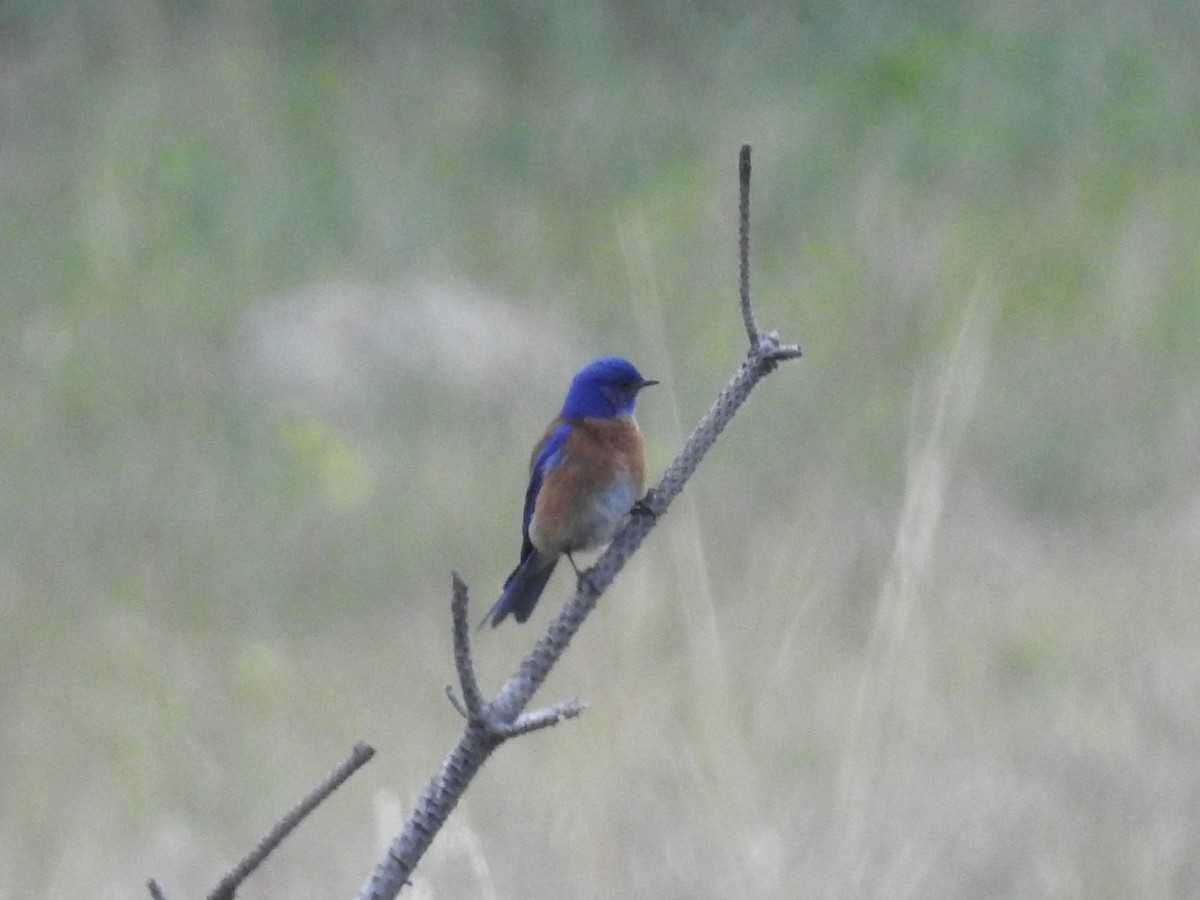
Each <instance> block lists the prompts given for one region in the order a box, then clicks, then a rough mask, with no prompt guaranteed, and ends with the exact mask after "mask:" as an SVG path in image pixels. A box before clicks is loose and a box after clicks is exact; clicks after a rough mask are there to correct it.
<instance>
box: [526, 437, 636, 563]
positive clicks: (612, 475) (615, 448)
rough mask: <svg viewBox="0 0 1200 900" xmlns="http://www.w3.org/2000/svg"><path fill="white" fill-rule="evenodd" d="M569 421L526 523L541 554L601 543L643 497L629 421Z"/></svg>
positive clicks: (634, 442) (606, 539)
mask: <svg viewBox="0 0 1200 900" xmlns="http://www.w3.org/2000/svg"><path fill="white" fill-rule="evenodd" d="M568 422H569V424H570V425H571V434H570V435H569V436H568V438H567V440H566V442H565V443H564V445H563V448H562V458H561V460H560V461H559V463H558V465H556V466H554V467H553V468H552V469H551V470H550V471H548V472H547V473H546V476H545V479H544V480H543V482H542V487H541V490H540V491H539V492H538V497H537V501H536V503H535V506H534V513H533V519H532V521H531V522H530V529H529V536H530V539H531V540H532V541H533V543H534V545H535V546H537V547H538V549H539V550H541V551H543V552H556V553H562V552H565V551H571V550H581V549H585V548H588V547H595V546H599V545H600V544H603V543H606V542H607V541H608V540H609V538H611V537H612V535H613V532H615V531H616V529H617V527H619V525H620V524H621V522H622V521H623V520H624V518H625V516H626V515H628V513H629V510H630V508H631V507H632V506H633V504H634V503H635V502H636V501H637V500H638V499H640V498H641V496H642V494H643V493H645V482H646V461H645V451H644V445H643V442H642V433H641V431H640V430H639V429H638V426H637V422H635V421H634V420H633V418H632V417H630V416H619V417H617V418H613V419H595V418H582V419H570V420H568ZM556 424H557V423H556ZM552 427H553V426H552Z"/></svg>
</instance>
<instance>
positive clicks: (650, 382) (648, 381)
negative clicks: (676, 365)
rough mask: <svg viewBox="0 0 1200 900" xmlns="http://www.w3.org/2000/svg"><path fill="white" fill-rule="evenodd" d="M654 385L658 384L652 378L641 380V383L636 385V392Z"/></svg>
mask: <svg viewBox="0 0 1200 900" xmlns="http://www.w3.org/2000/svg"><path fill="white" fill-rule="evenodd" d="M655 384H658V382H657V381H655V380H654V379H653V378H643V379H642V383H641V384H639V385H638V390H639V391H640V390H641V389H642V388H648V387H650V386H652V385H655Z"/></svg>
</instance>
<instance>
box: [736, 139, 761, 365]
mask: <svg viewBox="0 0 1200 900" xmlns="http://www.w3.org/2000/svg"><path fill="white" fill-rule="evenodd" d="M738 299H739V300H740V301H741V304H742V322H743V324H744V325H745V326H746V337H748V338H750V350H751V352H753V351H754V348H755V347H757V346H758V328H757V326H756V325H755V324H754V314H753V312H752V311H751V309H750V145H749V144H742V152H741V153H739V154H738Z"/></svg>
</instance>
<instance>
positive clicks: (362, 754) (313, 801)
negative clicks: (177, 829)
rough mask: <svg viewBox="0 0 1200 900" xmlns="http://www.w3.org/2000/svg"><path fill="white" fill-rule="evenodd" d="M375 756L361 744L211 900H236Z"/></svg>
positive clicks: (229, 876)
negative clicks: (251, 878)
mask: <svg viewBox="0 0 1200 900" xmlns="http://www.w3.org/2000/svg"><path fill="white" fill-rule="evenodd" d="M374 755H375V750H374V749H373V748H371V747H369V746H368V745H367V744H364V743H362V742H359V743H357V744H355V745H354V749H353V750H351V751H350V755H349V756H348V757H346V759H345V760H343V761H342V762H341V763H340V764H339V765H338V766H337V767H336V768H335V769H334V770H333V771H332V772H330V773H329V774H328V775H327V776H326V777H325V779H324V780H323V781H322V782H321V783H320V784H318V785H317V786H316V787H315V788H313V789H312V790H311V791H310V792H309V793H308V795H307V796H306V797H305V798H304V799H303V800H301V801H300V802H299V803H298V804H296V806H295V807H293V808H292V809H291V810H290V811H289V812H288V813H287V814H286V815H285V816H284V817H283V818H282V819H280V820H279V821H278V822H277V823H276V824H275V826H274V827H273V828H272V829H271V830H270V831H269V832H268V833H267V836H266V837H264V838H263V839H262V840H261V841H259V843H258V846H257V847H255V848H254V849H253V850H251V851H250V852H249V853H248V854H246V856H245V857H244V858H243V859H242V861H241V862H239V863H238V864H237V865H236V866H234V867H233V868H232V869H230V870H229V871H228V872H227V873H225V875H224V876H223V877H222V878H221V880H220V882H219V883H218V884H217V886H216V887H215V888H214V889H213V891H212V893H210V894H209V895H208V900H233V896H234V894H235V893H236V892H237V889H238V887H239V886H240V885H241V883H242V882H243V881H245V880H246V878H247V877H248V876H249V875H250V873H251V872H253V871H254V870H255V869H257V868H258V866H259V865H260V864H261V863H262V861H263V860H265V859H266V858H267V857H268V856H270V855H271V852H272V851H273V850H274V849H275V848H276V847H278V846H279V844H280V843H281V842H282V841H283V839H284V838H286V837H287V836H288V835H289V834H291V832H292V830H293V829H295V827H296V826H297V825H299V824H300V823H301V822H302V821H304V819H305V818H306V817H307V816H308V814H309V813H311V812H312V811H313V810H314V809H316V808H317V807H318V806H319V805H320V804H321V803H322V802H323V801H324V800H325V799H326V798H327V797H328V796H329V795H330V794H332V793H333V792H334V791H336V790H337V789H338V788H339V787H341V786H342V784H343V783H345V781H346V779H348V778H349V777H350V776H351V775H353V774H354V773H355V772H357V771H358V770H359V769H361V768H362V767H363V766H364V765H365V764H366V763H367V761H368V760H369V759H370V758H371V757H372V756H374ZM151 884H152V885H153V884H154V882H153V881H152V882H151ZM155 887H157V885H155ZM153 893H154V889H153V888H151V894H153ZM156 900H157V898H156Z"/></svg>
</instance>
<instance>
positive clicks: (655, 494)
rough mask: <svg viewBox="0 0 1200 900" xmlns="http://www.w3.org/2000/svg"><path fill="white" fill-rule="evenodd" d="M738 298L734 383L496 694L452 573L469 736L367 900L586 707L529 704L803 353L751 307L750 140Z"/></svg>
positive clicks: (401, 875) (395, 845) (742, 167)
mask: <svg viewBox="0 0 1200 900" xmlns="http://www.w3.org/2000/svg"><path fill="white" fill-rule="evenodd" d="M738 185H739V205H738V251H739V252H738V256H739V263H740V265H739V273H738V275H739V278H738V299H739V302H740V306H741V311H742V319H743V324H744V326H745V329H746V337H747V339H748V340H749V344H750V349H749V352H748V353H747V355H746V358H745V359H744V360H743V361H742V363H741V365H740V366H739V367H738V369H737V371H736V372H735V373H734V375H733V377H732V378H731V379H730V380H729V383H728V384H726V385H725V387H724V388H723V389H722V390H721V392H720V394H718V396H717V399H716V400H715V401H714V403H713V405H712V408H711V409H709V411H708V412H707V413H706V414H705V416H704V418H703V419H701V420H700V423H699V424H698V425H697V426H696V428H695V430H694V431H693V432H692V434H691V436H690V437H689V438H688V440H687V442H686V443H685V445H684V447H683V449H682V450H681V451H680V453H679V455H678V456H677V457H676V458H675V461H674V462H672V463H671V465H670V466H668V467H667V471H666V472H665V473H664V474H663V476H662V478H661V479H660V480H659V482H658V484H657V485H655V486H654V487H653V488H652V489H651V490H650V492H649V493H648V494H647V497H646V499H645V500H644V501H643V502H642V503H641V504H639V506H638V508H637V509H636V510H635V514H634V515H632V516H631V517H630V518H629V520H628V522H626V524H625V525H624V527H622V528H621V530H620V531H619V532H617V534H616V536H615V537H614V538H613V540H612V543H611V544H609V546H608V549H607V550H605V552H604V554H603V555H602V556H601V557H600V559H599V560H598V561H597V562H596V564H595V565H594V566H593V567H592V568H590V569H588V570H587V571H586V572H585V573H584V574H583V577H582V578H581V579H580V580H579V584H578V587H577V589H576V591H575V595H574V596H573V597H572V598H571V599H570V600H569V601H568V602H567V604H566V605H565V606H564V607H563V609H562V610H561V611H560V612H559V613H558V615H557V616H555V618H554V620H553V621H552V622H551V623H550V625H549V626H548V627H547V629H546V633H545V634H543V635H542V636H541V638H539V639H538V641H537V643H536V644H535V645H534V647H533V649H532V650H531V651H530V653H529V655H528V656H527V657H526V658H525V660H524V661H523V662H522V663H521V665H520V667H519V668H518V669H517V671H516V672H514V673H513V674H512V676H511V677H510V678H509V679H508V681H507V682H506V683H505V685H504V686H503V687H502V688H501V689H500V692H499V693H498V694H497V695H496V696H495V697H494V698H493V699H492V700H490V701H485V700H484V699H483V697H482V695H481V694H480V691H479V685H478V682H477V681H476V678H475V670H474V664H473V662H472V659H471V647H470V627H469V624H468V622H469V619H468V616H467V586H466V584H465V583H463V581H462V580H461V579H460V578H459V577H458V575H454V576H453V585H452V598H453V599H452V602H451V613H452V618H453V627H454V660H455V667H456V669H457V671H458V679H459V686H460V689H461V691H462V700H461V701H460V700H459V698H458V697H457V696H456V695H455V694H454V692H453V690H451V689H448V691H447V692H448V694H449V696H450V700H451V702H452V703H453V705H454V707H455V709H457V710H458V712H459V713H460V714H461V715H462V716H463V718H464V720H465V727H464V730H463V734H462V737H460V738H459V740H458V743H457V744H456V745H455V747H454V748H453V749H452V750H451V751H450V753H449V755H448V756H447V757H446V758H445V759H444V760H443V761H442V764H441V767H440V768H439V769H438V772H437V774H435V775H434V777H433V780H432V781H431V782H430V784H429V786H428V787H427V788H426V790H425V793H424V794H423V795H422V797H421V799H420V800H419V801H418V803H417V807H416V810H415V811H414V812H413V815H412V818H411V819H409V821H408V822H407V823H406V824H405V826H404V829H403V830H402V831H401V832H400V834H398V835H396V837H395V838H394V839H393V840H392V842H391V844H390V845H389V846H388V848H387V851H386V852H385V853H384V855H383V857H382V859H380V860H379V862H378V863H377V865H376V867H375V870H374V871H373V872H372V873H371V875H370V877H369V878H368V879H367V881H366V883H365V884H364V885H363V886H362V889H361V890H360V892H359V894H358V897H359V900H390V898H393V897H395V896H396V895H397V894H398V893H399V892H400V890H401V889H402V888H403V887H404V885H405V884H407V883H408V881H409V878H410V877H411V875H412V873H413V870H414V869H415V868H416V866H417V864H418V863H419V862H420V860H421V858H422V856H424V854H425V851H426V850H427V849H428V848H429V845H430V843H432V841H433V838H434V836H435V835H436V834H437V832H438V831H439V830H440V829H441V827H442V825H443V824H444V823H445V822H446V820H447V819H448V818H449V816H450V813H451V812H452V811H453V809H454V807H455V806H456V805H457V803H458V801H459V799H460V798H461V797H462V795H463V794H464V793H465V792H466V789H467V787H468V785H469V784H470V783H471V779H472V778H474V777H475V773H476V772H478V771H479V769H480V767H481V766H482V765H483V763H484V762H485V761H486V759H487V758H488V756H490V755H491V753H492V751H494V750H495V749H496V748H497V747H498V746H500V744H502V743H504V741H506V740H508V739H509V738H513V737H518V736H520V735H523V734H527V733H529V732H531V731H537V730H539V729H542V728H547V727H549V726H551V725H554V724H557V723H558V722H560V721H562V720H563V719H568V718H573V717H575V716H577V715H579V714H580V713H581V712H582V711H583V705H582V704H581V703H580V702H579V701H577V700H567V701H565V702H562V703H558V704H555V705H553V706H549V707H545V708H542V709H538V710H535V711H533V712H526V711H525V708H526V706H528V704H529V702H530V701H531V700H532V699H533V695H534V694H535V693H536V692H537V690H538V688H539V687H541V685H542V682H543V681H545V679H546V676H547V675H548V674H549V673H550V670H551V669H552V668H553V667H554V665H555V663H557V662H558V659H559V658H560V657H561V656H562V654H563V652H564V651H565V650H566V649H567V645H568V644H570V642H571V639H572V638H573V637H574V636H575V633H576V632H577V631H578V630H579V628H580V626H581V625H582V624H583V621H584V619H586V618H587V616H588V614H589V613H590V612H591V611H592V609H593V608H594V607H595V605H596V601H597V600H598V599H599V597H600V595H601V594H603V593H604V590H605V589H606V588H607V587H608V586H609V585H610V584H611V583H612V581H613V579H614V578H615V577H616V575H617V573H618V572H620V571H621V569H622V568H623V567H624V565H625V563H626V562H627V561H628V560H629V558H630V557H631V556H632V555H633V554H634V553H635V552H636V551H637V549H638V547H639V546H641V543H642V541H643V540H644V539H645V537H646V535H647V534H649V533H650V531H651V529H653V528H654V526H655V525H656V524H657V523H658V521H659V519H660V518H661V517H662V516H663V515H664V514H665V513H666V511H667V508H668V507H669V506H670V505H671V501H672V500H674V499H675V497H676V496H678V495H679V492H680V491H682V490H683V486H684V485H685V484H686V483H687V480H688V479H689V478H690V477H691V475H692V473H693V472H694V471H695V470H696V467H697V466H698V465H699V464H700V461H701V460H702V459H703V458H704V455H705V454H706V453H707V452H708V450H709V448H711V447H712V445H713V444H714V443H716V440H717V438H718V437H719V436H720V434H721V432H722V431H723V430H724V428H725V426H726V425H728V424H729V422H730V420H732V419H733V417H734V415H735V414H736V413H737V411H738V409H739V408H740V407H741V405H742V404H743V403H744V402H745V401H746V398H747V397H749V396H750V392H751V391H752V390H753V389H754V387H755V386H756V385H757V384H758V383H759V381H761V380H762V378H763V377H764V376H766V375H769V374H770V373H771V372H773V371H774V370H775V367H776V366H777V365H778V364H779V363H780V362H783V361H785V360H789V359H796V358H797V357H799V356H800V348H799V347H798V346H796V345H794V344H783V343H781V342H780V339H779V335H778V333H776V332H774V331H771V332H767V333H765V334H763V333H760V332H759V330H758V327H757V325H756V324H755V321H754V314H753V309H752V307H751V304H750V147H749V145H746V146H743V147H742V149H741V153H740V155H739V158H738Z"/></svg>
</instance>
